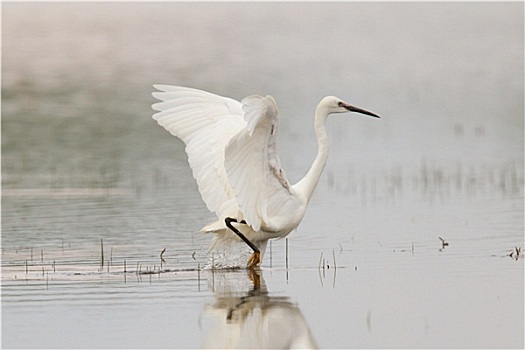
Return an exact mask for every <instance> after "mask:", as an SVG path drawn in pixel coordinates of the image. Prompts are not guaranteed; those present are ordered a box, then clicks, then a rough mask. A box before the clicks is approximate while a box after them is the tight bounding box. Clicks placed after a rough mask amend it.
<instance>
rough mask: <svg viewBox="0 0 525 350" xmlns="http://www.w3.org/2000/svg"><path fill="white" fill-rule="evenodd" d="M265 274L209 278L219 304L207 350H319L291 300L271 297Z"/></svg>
mask: <svg viewBox="0 0 525 350" xmlns="http://www.w3.org/2000/svg"><path fill="white" fill-rule="evenodd" d="M261 274H262V272H261V271H254V270H239V271H229V272H223V271H221V272H217V271H215V272H214V273H213V274H212V276H210V278H208V281H209V284H210V288H211V289H212V290H213V291H214V293H215V303H214V304H212V305H207V306H206V307H205V313H206V314H207V315H208V316H210V317H211V318H212V319H213V326H212V329H211V330H210V331H209V332H208V334H207V337H206V339H205V341H204V345H203V348H228V349H261V348H265V349H268V348H271V349H299V348H300V349H315V348H317V344H316V343H315V340H314V339H313V336H312V334H311V332H310V329H309V327H308V323H307V322H306V320H305V318H304V316H303V314H302V313H301V311H300V310H299V308H298V307H297V305H295V304H293V303H291V302H290V301H289V300H288V299H289V298H288V297H285V296H282V297H276V296H270V294H269V293H268V290H267V288H266V284H265V283H264V279H263V277H262V275H261Z"/></svg>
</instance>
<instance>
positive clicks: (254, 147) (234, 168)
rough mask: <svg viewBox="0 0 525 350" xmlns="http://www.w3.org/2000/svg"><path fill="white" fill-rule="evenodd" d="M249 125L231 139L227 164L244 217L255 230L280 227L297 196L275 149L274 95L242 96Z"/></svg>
mask: <svg viewBox="0 0 525 350" xmlns="http://www.w3.org/2000/svg"><path fill="white" fill-rule="evenodd" d="M242 104H243V110H244V112H245V115H244V118H245V119H246V122H247V127H246V128H245V129H242V130H241V131H239V132H238V133H237V134H236V135H235V136H234V137H233V138H232V139H231V140H230V142H229V143H228V145H227V146H226V151H225V163H224V165H225V168H226V173H227V175H228V180H229V183H230V186H231V188H232V189H233V192H234V194H235V197H236V199H237V203H238V205H239V207H240V209H241V211H242V213H243V215H244V220H246V222H247V223H248V224H249V225H250V226H252V228H253V229H254V230H255V231H259V229H261V227H263V228H265V229H266V230H272V228H275V229H276V230H277V229H278V228H279V227H278V226H279V224H278V223H279V220H283V222H287V221H289V218H288V220H287V218H285V217H284V216H283V215H286V214H291V215H293V214H294V213H289V211H288V210H282V209H284V208H285V207H286V206H291V207H289V208H295V206H296V205H297V203H298V202H297V201H298V200H297V198H295V196H294V195H293V194H292V192H291V191H292V190H291V188H290V183H289V182H288V179H287V178H286V175H285V173H284V171H283V169H282V168H281V161H280V160H279V157H278V155H277V150H276V133H277V124H278V119H277V106H276V104H275V101H274V100H273V98H272V97H271V96H266V97H261V96H250V97H246V98H245V99H243V100H242Z"/></svg>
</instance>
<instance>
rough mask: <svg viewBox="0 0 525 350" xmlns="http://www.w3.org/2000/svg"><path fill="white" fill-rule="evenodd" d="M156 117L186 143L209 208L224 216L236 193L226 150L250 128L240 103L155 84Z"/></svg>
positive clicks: (202, 92)
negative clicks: (226, 165)
mask: <svg viewBox="0 0 525 350" xmlns="http://www.w3.org/2000/svg"><path fill="white" fill-rule="evenodd" d="M154 87H155V88H156V89H157V90H160V92H154V93H153V96H154V97H155V98H157V99H159V100H161V101H162V102H159V103H156V104H154V105H153V106H152V107H153V109H155V110H157V111H159V113H156V114H155V115H153V119H155V120H156V121H157V122H158V123H159V124H160V125H161V126H162V127H164V128H165V129H166V130H168V131H169V132H170V133H171V134H172V135H174V136H177V137H178V138H180V139H181V140H182V141H183V142H184V143H185V144H186V153H187V154H188V161H189V163H190V167H191V169H192V171H193V177H194V178H195V180H197V185H198V187H199V191H200V193H201V196H202V199H203V200H204V202H205V203H206V205H207V207H208V209H209V210H210V211H212V212H215V213H216V214H217V215H218V216H219V217H222V216H223V213H222V211H224V210H225V207H226V205H225V204H226V203H229V205H231V202H232V201H231V200H232V199H233V192H232V189H231V187H230V185H229V183H228V177H227V175H226V171H225V168H224V149H225V147H226V145H227V144H228V142H229V141H230V139H231V138H232V137H233V136H234V135H235V134H236V133H238V132H239V131H240V130H242V129H245V128H246V121H245V120H244V118H243V116H244V112H243V110H242V105H241V103H239V102H238V101H235V100H233V99H230V98H226V97H221V96H218V95H214V94H211V93H208V92H205V91H201V90H196V89H190V88H184V87H178V86H167V85H154Z"/></svg>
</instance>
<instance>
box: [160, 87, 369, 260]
mask: <svg viewBox="0 0 525 350" xmlns="http://www.w3.org/2000/svg"><path fill="white" fill-rule="evenodd" d="M154 87H155V88H156V89H157V90H159V91H160V92H154V93H153V96H154V97H155V98H157V99H159V100H161V101H162V102H159V103H155V104H153V106H152V107H153V109H154V110H156V111H159V113H156V114H154V115H153V119H155V120H156V121H157V122H158V123H159V124H160V125H161V126H162V127H164V128H165V129H166V130H168V131H169V132H170V133H171V134H172V135H174V136H176V137H178V138H180V139H181V140H182V141H183V142H184V143H185V144H186V153H187V154H188V161H189V164H190V167H191V169H192V171H193V177H194V178H195V180H197V185H198V188H199V191H200V193H201V196H202V199H203V200H204V202H205V203H206V205H207V207H208V209H209V210H210V211H212V212H215V214H216V215H217V217H218V220H217V221H216V222H214V223H212V224H210V225H207V226H205V227H203V228H202V231H203V232H212V233H214V234H215V238H214V244H216V243H217V242H218V241H221V240H228V239H231V237H234V235H232V234H231V232H233V233H235V234H236V235H237V236H238V237H239V238H240V239H242V240H243V241H244V242H245V243H246V244H248V245H249V246H250V248H251V249H252V250H253V254H252V256H251V257H250V258H249V260H248V266H247V267H248V268H254V267H255V266H258V265H259V264H260V263H261V260H262V257H263V256H264V252H265V250H266V245H267V243H268V240H269V239H273V238H283V237H285V236H287V235H288V234H289V233H290V232H291V231H292V230H294V229H295V228H297V226H298V225H299V223H300V222H301V220H302V219H303V217H304V214H305V212H306V207H307V206H308V202H309V201H310V198H311V197H312V193H313V191H314V189H315V187H316V186H317V183H318V181H319V177H320V176H321V173H322V171H323V169H324V167H325V164H326V160H327V157H328V139H327V133H326V119H327V117H328V115H329V114H332V113H345V112H357V113H362V114H366V115H369V116H372V117H376V118H379V116H378V115H376V114H374V113H372V112H369V111H366V110H364V109H361V108H358V107H354V106H351V105H349V104H348V103H346V102H344V101H342V100H341V99H339V98H337V97H334V96H328V97H325V98H323V99H322V100H321V102H320V103H319V105H318V106H317V108H316V111H315V117H314V121H315V134H316V136H317V143H318V152H317V156H316V158H315V160H314V162H313V164H312V166H311V168H310V170H309V171H308V173H307V174H306V175H305V176H304V178H303V179H302V180H300V181H299V182H297V183H296V184H295V185H291V184H290V183H289V181H288V179H287V178H286V175H285V172H284V170H283V169H282V167H281V161H280V159H279V156H278V155H277V147H276V134H277V125H278V117H277V105H276V104H275V101H274V99H273V98H272V97H271V96H266V97H262V96H256V95H254V96H249V97H246V98H244V99H243V100H242V101H241V102H238V101H236V100H233V99H231V98H227V97H222V96H218V95H215V94H212V93H209V92H205V91H201V90H197V89H191V88H185V87H178V86H168V85H154Z"/></svg>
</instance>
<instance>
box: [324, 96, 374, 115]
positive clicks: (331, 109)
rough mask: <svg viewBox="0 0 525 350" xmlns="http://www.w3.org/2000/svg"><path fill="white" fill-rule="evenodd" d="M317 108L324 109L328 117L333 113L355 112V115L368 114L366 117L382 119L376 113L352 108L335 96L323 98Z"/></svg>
mask: <svg viewBox="0 0 525 350" xmlns="http://www.w3.org/2000/svg"><path fill="white" fill-rule="evenodd" d="M317 108H318V109H319V108H321V109H323V110H324V112H325V113H326V115H328V114H331V113H347V112H355V113H361V114H366V115H369V116H371V117H375V118H380V117H379V116H378V115H377V114H375V113H372V112H369V111H367V110H365V109H362V108H359V107H355V106H352V105H350V104H348V103H346V102H345V101H343V100H341V99H340V98H338V97H335V96H327V97H325V98H323V99H322V100H321V102H320V103H319V106H318V107H317Z"/></svg>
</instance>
